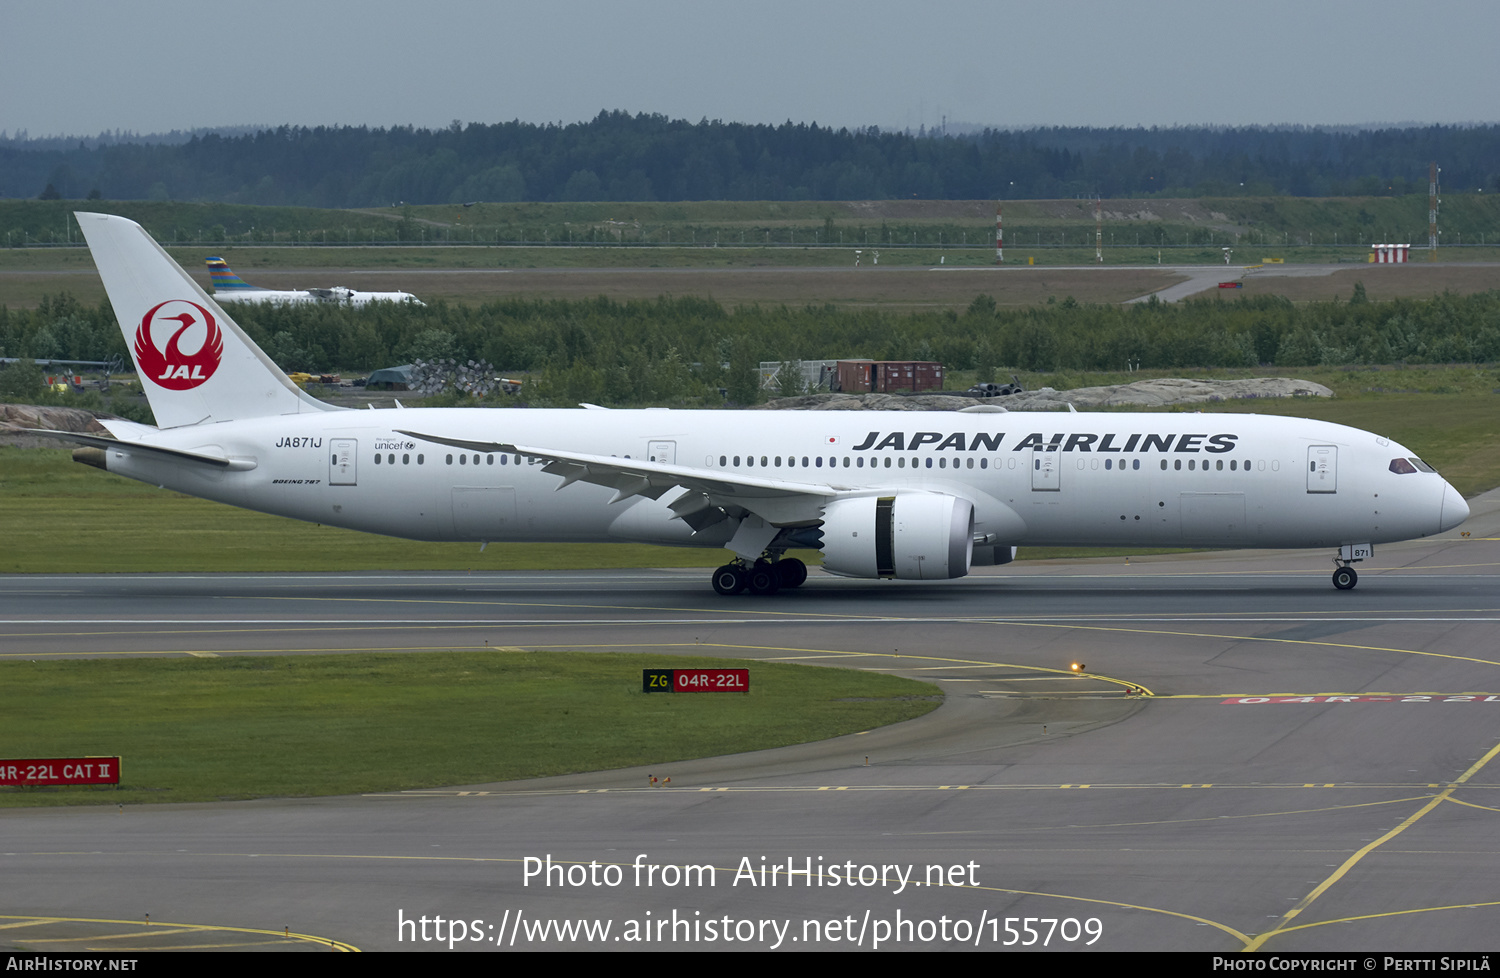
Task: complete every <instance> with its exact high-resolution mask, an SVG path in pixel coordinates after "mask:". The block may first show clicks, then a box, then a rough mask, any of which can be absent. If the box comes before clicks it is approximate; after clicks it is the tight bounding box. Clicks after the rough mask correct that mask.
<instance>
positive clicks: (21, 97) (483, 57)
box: [0, 0, 1500, 137]
mask: <svg viewBox="0 0 1500 978" xmlns="http://www.w3.org/2000/svg"><path fill="white" fill-rule="evenodd" d="M1496 37H1500V4H1497V3H1495V2H1494V0H1435V2H1433V3H1428V4H1416V3H1411V2H1409V0H1402V2H1396V0H1365V2H1362V3H1356V2H1345V0H1255V2H1250V3H1220V2H1212V0H1191V2H1188V0H1157V2H1152V0H1142V2H1137V3H1115V2H1101V0H1094V2H1083V0H1027V2H1014V0H944V2H942V3H932V2H928V3H922V2H914V0H902V2H888V0H865V2H860V3H855V2H846V0H801V2H785V0H766V2H757V0H740V2H720V0H697V2H679V0H656V2H650V3H644V2H632V0H548V2H531V0H516V2H495V0H491V2H481V0H425V2H422V3H416V2H412V0H405V2H394V0H359V2H351V0H300V2H289V0H260V2H258V0H242V2H238V3H234V4H229V5H214V4H206V3H203V2H201V0H194V2H185V0H131V2H129V3H120V2H118V0H108V2H104V0H75V2H72V3H67V4H62V3H56V2H52V0H5V2H4V4H3V6H0V132H4V133H6V134H8V135H12V136H14V135H16V134H17V132H18V131H19V130H24V131H26V132H27V133H29V135H31V136H33V137H36V136H56V135H94V134H96V133H98V132H100V131H102V130H114V129H122V130H131V131H135V132H139V133H149V132H165V131H168V130H172V129H192V128H197V127H205V126H223V125H281V124H290V125H307V126H316V125H369V126H391V125H414V126H419V127H435V126H445V125H448V124H449V123H450V122H452V121H453V120H458V121H460V122H465V123H468V122H482V123H493V122H503V121H509V120H512V119H520V120H522V121H526V122H538V123H542V122H577V121H582V120H586V119H590V118H592V117H593V116H595V115H596V114H598V112H599V111H600V110H605V109H608V110H615V109H623V110H625V111H627V112H630V113H637V112H650V113H660V114H664V115H667V116H670V117H672V118H685V119H688V120H691V121H697V120H699V119H702V118H709V119H722V120H724V121H726V122H750V123H780V122H784V121H787V120H792V121H794V122H807V123H812V122H816V123H818V124H820V125H832V126H835V127H841V126H848V127H851V128H852V127H855V126H871V125H874V126H880V127H881V128H883V129H886V128H907V127H910V128H913V129H915V128H917V127H918V126H923V125H925V126H927V127H929V128H932V127H934V126H939V125H941V124H942V121H943V119H944V117H946V118H947V119H948V120H949V121H950V122H957V123H968V124H977V125H988V126H997V127H1006V128H1011V127H1028V126H1036V125H1063V126H1172V125H1254V124H1262V125H1274V124H1303V125H1352V124H1368V123H1392V122H1400V123H1489V122H1497V121H1500V108H1497V106H1500V102H1497V100H1496V97H1495V93H1496V92H1497V91H1500V58H1497V57H1495V55H1494V51H1493V48H1494V44H1495V39H1496Z"/></svg>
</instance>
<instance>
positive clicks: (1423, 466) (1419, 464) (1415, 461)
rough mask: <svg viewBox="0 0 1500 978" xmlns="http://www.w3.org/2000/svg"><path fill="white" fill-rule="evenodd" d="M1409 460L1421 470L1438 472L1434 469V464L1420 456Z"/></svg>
mask: <svg viewBox="0 0 1500 978" xmlns="http://www.w3.org/2000/svg"><path fill="white" fill-rule="evenodd" d="M1407 461H1408V462H1410V463H1411V464H1412V465H1415V466H1416V467H1417V471H1419V472H1436V471H1437V469H1434V468H1433V467H1432V466H1430V465H1428V464H1427V463H1426V462H1424V461H1422V460H1421V459H1419V458H1408V459H1407Z"/></svg>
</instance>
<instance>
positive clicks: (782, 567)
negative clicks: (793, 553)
mask: <svg viewBox="0 0 1500 978" xmlns="http://www.w3.org/2000/svg"><path fill="white" fill-rule="evenodd" d="M771 566H772V567H774V568H776V578H777V582H778V583H779V584H780V585H781V586H782V587H786V588H792V587H801V586H802V582H804V581H806V580H807V565H806V564H804V563H803V562H802V561H800V560H798V559H797V558H796V557H783V558H781V559H780V560H778V561H777V562H776V563H774V564H772V565H771Z"/></svg>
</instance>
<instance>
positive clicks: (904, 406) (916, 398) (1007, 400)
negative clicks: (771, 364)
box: [761, 377, 1333, 411]
mask: <svg viewBox="0 0 1500 978" xmlns="http://www.w3.org/2000/svg"><path fill="white" fill-rule="evenodd" d="M1332 396H1333V391H1331V390H1329V389H1328V388H1326V387H1324V386H1323V385H1322V384H1315V383H1313V382H1312V381H1309V380H1293V379H1291V378H1289V377H1254V378H1250V379H1248V380H1186V379H1183V378H1180V377H1165V378H1161V379H1159V380H1138V381H1136V382H1135V383H1133V384H1119V385H1116V386H1113V387H1079V388H1077V389H1075V390H1070V391H1059V390H1053V389H1052V388H1051V387H1043V388H1042V389H1041V390H1035V391H1025V392H1023V393H1020V394H1009V395H1007V396H1005V397H991V398H974V397H965V396H962V395H960V394H957V393H953V394H915V395H912V396H910V397H905V396H902V395H899V394H808V395H805V396H803V397H784V398H781V399H780V400H776V401H771V402H770V403H768V404H763V405H761V408H763V409H767V410H772V411H959V410H962V409H963V408H967V407H973V406H974V405H976V404H985V405H994V406H996V407H1003V408H1005V409H1006V410H1007V411H1066V410H1067V409H1068V405H1069V404H1071V405H1073V406H1074V407H1075V408H1096V407H1115V406H1123V405H1137V406H1141V407H1166V406H1167V405H1170V404H1204V403H1207V402H1210V401H1230V400H1251V399H1258V398H1266V397H1332Z"/></svg>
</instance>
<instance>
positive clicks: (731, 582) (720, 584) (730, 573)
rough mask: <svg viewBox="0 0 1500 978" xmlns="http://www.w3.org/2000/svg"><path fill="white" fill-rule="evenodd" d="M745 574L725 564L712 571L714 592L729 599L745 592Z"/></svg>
mask: <svg viewBox="0 0 1500 978" xmlns="http://www.w3.org/2000/svg"><path fill="white" fill-rule="evenodd" d="M745 584H746V580H745V572H744V571H743V570H742V569H740V568H738V567H736V566H734V565H733V564H725V565H724V566H723V567H720V568H719V569H718V570H716V571H714V590H715V591H717V592H719V593H720V594H722V595H724V596H725V597H729V596H730V595H733V594H739V593H740V592H741V591H743V590H745Z"/></svg>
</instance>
